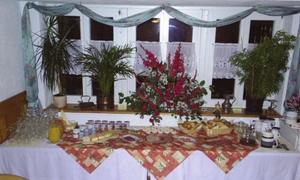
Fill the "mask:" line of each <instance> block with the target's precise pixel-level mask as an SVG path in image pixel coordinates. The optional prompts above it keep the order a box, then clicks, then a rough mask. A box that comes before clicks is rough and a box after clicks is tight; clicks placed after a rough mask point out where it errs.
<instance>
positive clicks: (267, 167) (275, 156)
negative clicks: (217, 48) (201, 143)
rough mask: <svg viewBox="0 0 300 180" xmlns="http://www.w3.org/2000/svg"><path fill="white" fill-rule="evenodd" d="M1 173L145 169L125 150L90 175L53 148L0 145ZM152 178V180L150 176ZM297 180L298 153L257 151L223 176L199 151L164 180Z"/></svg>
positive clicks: (43, 178) (99, 174) (106, 173)
mask: <svg viewBox="0 0 300 180" xmlns="http://www.w3.org/2000/svg"><path fill="white" fill-rule="evenodd" d="M0 173H11V174H15V175H20V176H23V177H26V178H28V179H30V180H146V176H147V170H146V169H145V168H144V167H142V165H140V164H139V163H138V162H137V161H136V160H135V159H134V158H133V157H132V156H131V155H129V154H128V153H127V152H126V150H124V149H118V150H115V151H114V153H112V154H111V155H110V156H109V158H107V159H106V160H105V161H104V162H103V163H102V164H101V165H100V166H99V167H98V168H97V169H96V170H95V171H94V172H92V173H91V174H89V173H88V172H87V171H86V170H85V169H83V168H82V167H81V166H80V165H79V164H78V163H77V162H75V160H74V159H73V158H72V157H71V156H70V155H68V154H67V153H66V152H64V150H62V149H61V148H59V147H58V146H56V145H52V144H46V143H45V144H42V145H39V146H38V147H11V146H5V145H0ZM151 179H155V178H153V177H151ZM240 179H243V180H299V179H300V154H299V153H297V152H283V151H275V150H268V151H265V150H263V149H258V150H256V151H254V152H251V153H250V154H249V155H248V156H247V157H246V158H245V159H244V160H242V161H241V162H240V163H239V164H237V165H236V166H235V167H234V168H233V169H232V170H231V171H230V172H229V173H228V174H225V173H224V172H223V171H222V170H221V169H219V167H217V166H216V165H215V164H214V163H213V162H212V161H211V160H210V159H208V157H207V156H206V155H204V154H203V153H202V152H200V151H196V152H194V153H193V154H191V155H190V156H189V157H188V158H187V159H186V160H185V161H184V162H183V163H182V164H180V165H179V166H178V167H177V168H176V169H174V170H173V171H172V172H171V173H170V174H169V175H168V176H167V177H166V178H165V180H240Z"/></svg>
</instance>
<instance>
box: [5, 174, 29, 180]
mask: <svg viewBox="0 0 300 180" xmlns="http://www.w3.org/2000/svg"><path fill="white" fill-rule="evenodd" d="M0 180H28V179H25V178H23V177H20V176H15V175H11V174H0Z"/></svg>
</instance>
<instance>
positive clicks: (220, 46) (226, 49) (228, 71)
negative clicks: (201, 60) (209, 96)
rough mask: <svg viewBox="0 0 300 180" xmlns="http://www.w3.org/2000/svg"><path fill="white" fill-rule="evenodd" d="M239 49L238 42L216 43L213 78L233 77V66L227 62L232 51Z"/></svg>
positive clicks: (232, 53)
mask: <svg viewBox="0 0 300 180" xmlns="http://www.w3.org/2000/svg"><path fill="white" fill-rule="evenodd" d="M238 50H239V44H228V43H216V44H215V53H214V70H213V78H214V79H224V78H225V79H231V78H234V77H235V67H234V66H232V65H231V64H230V62H229V59H230V57H231V56H232V55H234V53H236V52H237V51H238Z"/></svg>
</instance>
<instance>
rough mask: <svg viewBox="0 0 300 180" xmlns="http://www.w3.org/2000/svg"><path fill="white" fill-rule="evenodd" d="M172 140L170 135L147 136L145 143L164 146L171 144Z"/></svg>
mask: <svg viewBox="0 0 300 180" xmlns="http://www.w3.org/2000/svg"><path fill="white" fill-rule="evenodd" d="M172 140H173V138H172V136H171V135H170V134H164V133H162V134H148V135H147V136H146V141H147V142H149V143H151V144H164V143H169V142H172Z"/></svg>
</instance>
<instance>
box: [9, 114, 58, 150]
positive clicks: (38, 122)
mask: <svg viewBox="0 0 300 180" xmlns="http://www.w3.org/2000/svg"><path fill="white" fill-rule="evenodd" d="M56 118H57V111H56V110H54V109H48V110H46V111H42V110H40V109H39V108H28V109H27V112H26V115H25V117H24V118H22V119H20V120H19V121H18V123H17V127H16V130H15V132H14V133H12V135H11V137H10V139H9V141H8V143H9V144H11V145H15V146H34V145H36V144H39V143H41V142H43V141H44V140H45V139H46V138H47V136H48V127H49V124H50V121H51V120H53V119H56Z"/></svg>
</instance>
